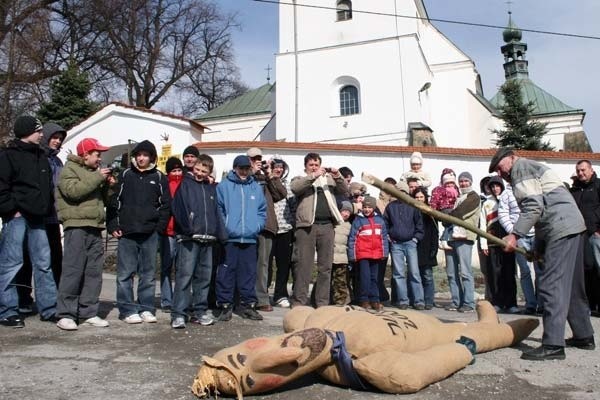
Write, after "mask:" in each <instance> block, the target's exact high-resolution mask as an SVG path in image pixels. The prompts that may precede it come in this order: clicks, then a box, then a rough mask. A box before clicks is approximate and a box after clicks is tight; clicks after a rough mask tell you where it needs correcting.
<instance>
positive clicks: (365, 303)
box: [358, 301, 371, 310]
mask: <svg viewBox="0 0 600 400" xmlns="http://www.w3.org/2000/svg"><path fill="white" fill-rule="evenodd" d="M358 305H359V307H362V308H364V309H365V310H370V309H371V303H369V302H368V301H363V302H361V303H359V304H358Z"/></svg>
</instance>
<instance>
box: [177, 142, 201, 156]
mask: <svg viewBox="0 0 600 400" xmlns="http://www.w3.org/2000/svg"><path fill="white" fill-rule="evenodd" d="M186 154H191V155H193V156H194V157H196V158H198V156H200V151H198V148H197V147H196V146H194V145H192V146H188V147H186V148H185V150H184V151H183V154H182V155H181V156H182V157H185V155H186Z"/></svg>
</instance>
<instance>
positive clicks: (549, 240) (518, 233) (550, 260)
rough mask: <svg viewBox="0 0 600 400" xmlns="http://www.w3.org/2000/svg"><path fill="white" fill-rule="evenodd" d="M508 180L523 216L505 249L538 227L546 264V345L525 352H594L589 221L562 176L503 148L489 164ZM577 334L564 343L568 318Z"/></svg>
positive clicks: (542, 289) (542, 283)
mask: <svg viewBox="0 0 600 400" xmlns="http://www.w3.org/2000/svg"><path fill="white" fill-rule="evenodd" d="M489 171H490V172H494V171H495V172H497V173H498V174H499V175H500V176H502V178H504V180H506V181H508V182H510V183H511V184H512V186H513V191H514V195H515V198H516V199H517V202H518V203H519V207H520V209H521V214H520V215H519V219H518V220H517V222H516V223H515V224H514V228H513V231H512V233H510V234H508V235H507V236H505V237H504V241H506V243H507V244H506V246H505V248H504V250H505V251H514V250H515V248H516V246H517V240H518V239H519V238H521V237H524V236H526V235H527V233H528V232H529V230H530V229H531V228H532V227H533V226H535V235H536V244H535V246H536V251H537V253H538V254H540V255H541V256H542V257H543V259H544V262H545V265H544V267H543V268H541V271H540V276H539V286H538V290H539V296H540V298H541V300H542V302H543V304H544V315H543V324H544V333H543V336H542V345H541V346H539V347H538V348H536V349H534V350H531V351H528V352H524V353H523V354H522V355H521V358H523V359H525V360H534V361H544V360H564V359H565V350H564V347H565V344H566V345H567V346H574V347H578V348H581V349H588V350H591V349H593V348H594V347H595V344H594V336H593V335H594V331H593V329H592V324H591V322H590V310H589V307H588V304H587V299H586V296H585V287H584V280H583V244H584V243H583V233H584V232H585V230H586V227H585V222H584V220H583V217H582V215H581V213H580V212H579V210H578V209H577V206H576V204H575V200H574V199H573V197H572V196H571V195H570V194H569V192H568V191H567V189H566V188H565V186H564V185H563V182H562V180H561V179H560V178H559V176H558V175H557V174H556V173H555V172H554V171H552V170H551V169H550V168H548V167H547V166H546V165H544V164H541V163H539V162H537V161H532V160H528V159H526V158H522V157H519V156H517V155H516V154H515V152H514V151H513V149H510V148H500V149H499V150H498V151H497V152H496V154H495V155H494V157H493V158H492V160H491V162H490V168H489ZM567 321H568V322H569V325H570V327H571V330H572V332H573V337H572V338H571V339H567V340H566V341H565V322H567Z"/></svg>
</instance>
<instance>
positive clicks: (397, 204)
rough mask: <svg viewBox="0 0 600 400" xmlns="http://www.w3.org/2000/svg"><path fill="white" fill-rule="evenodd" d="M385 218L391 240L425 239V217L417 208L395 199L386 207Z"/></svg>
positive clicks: (400, 241)
mask: <svg viewBox="0 0 600 400" xmlns="http://www.w3.org/2000/svg"><path fill="white" fill-rule="evenodd" d="M383 219H384V220H385V224H386V228H387V231H388V235H389V237H390V240H391V241H393V242H399V243H402V242H407V241H409V240H413V239H414V240H416V241H417V242H418V241H420V240H421V239H423V217H422V216H421V212H420V211H419V210H417V209H416V208H414V207H411V206H409V205H408V204H405V203H403V202H401V201H400V200H394V201H392V202H391V203H390V204H388V206H387V207H386V208H385V213H384V214H383Z"/></svg>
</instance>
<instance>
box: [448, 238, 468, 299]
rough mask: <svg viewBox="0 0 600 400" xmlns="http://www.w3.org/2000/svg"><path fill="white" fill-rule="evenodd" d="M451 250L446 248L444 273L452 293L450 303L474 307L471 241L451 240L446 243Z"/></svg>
mask: <svg viewBox="0 0 600 400" xmlns="http://www.w3.org/2000/svg"><path fill="white" fill-rule="evenodd" d="M448 244H449V245H450V247H452V250H446V251H445V254H446V275H447V276H448V286H449V287H450V294H451V295H452V305H454V306H455V307H462V306H467V307H471V308H475V282H474V281H473V267H472V266H471V257H472V251H473V242H471V241H468V240H453V241H451V242H449V243H448Z"/></svg>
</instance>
